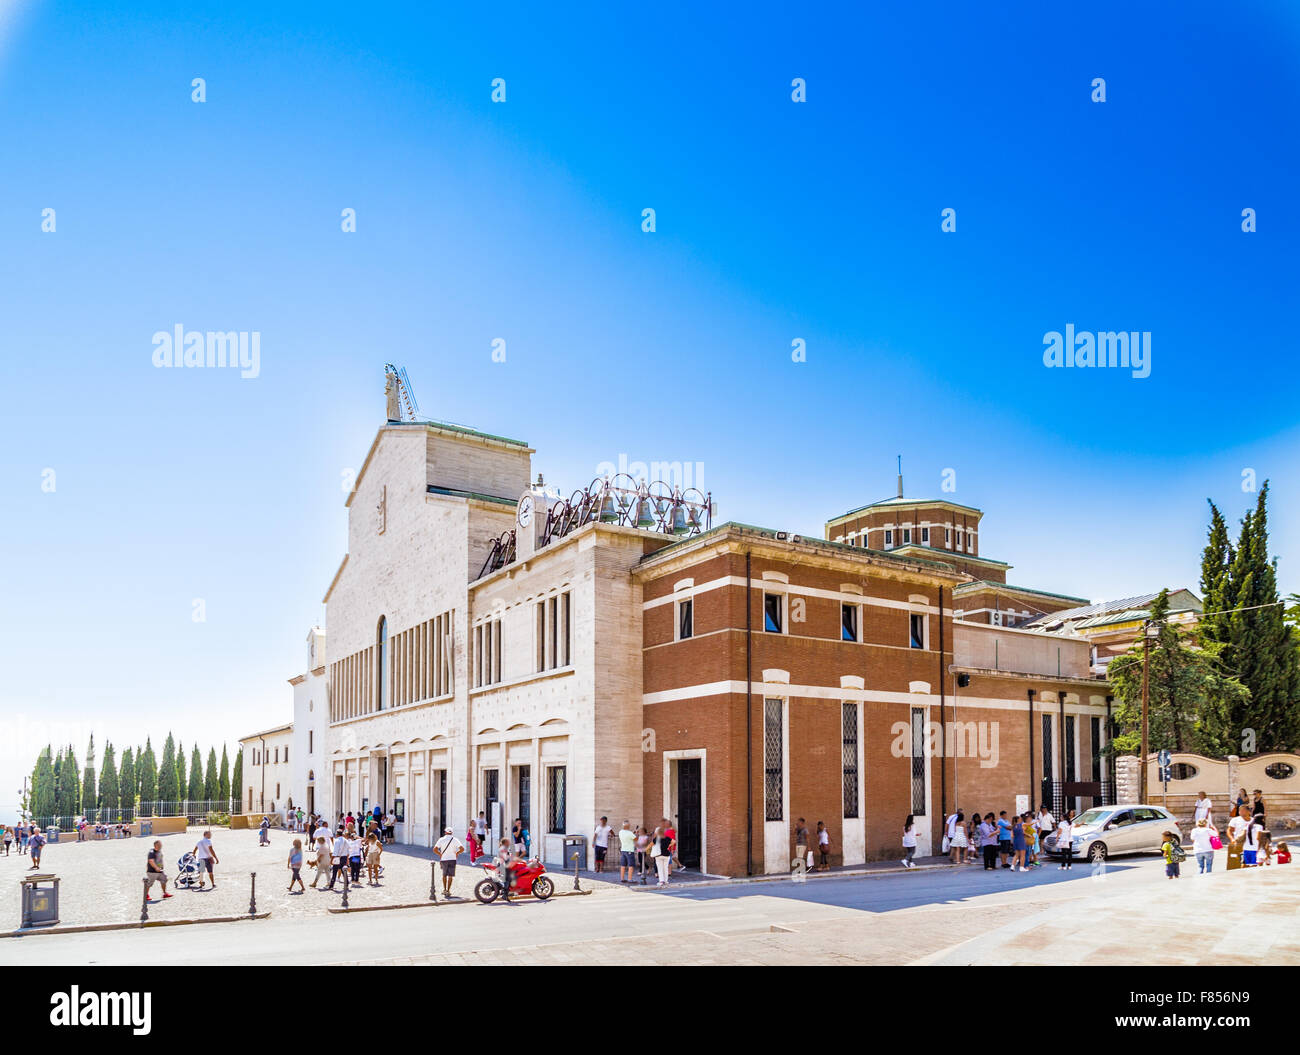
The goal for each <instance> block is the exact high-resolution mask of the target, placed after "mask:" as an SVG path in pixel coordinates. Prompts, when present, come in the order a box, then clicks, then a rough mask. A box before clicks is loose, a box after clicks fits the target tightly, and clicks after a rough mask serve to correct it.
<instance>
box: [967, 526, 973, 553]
mask: <svg viewBox="0 0 1300 1055" xmlns="http://www.w3.org/2000/svg"><path fill="white" fill-rule="evenodd" d="M966 551H967V552H968V553H974V552H975V532H973V531H968V532H966Z"/></svg>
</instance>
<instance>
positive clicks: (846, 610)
mask: <svg viewBox="0 0 1300 1055" xmlns="http://www.w3.org/2000/svg"><path fill="white" fill-rule="evenodd" d="M840 638H841V639H842V640H844V641H856V640H857V639H858V606H857V605H856V604H842V605H840Z"/></svg>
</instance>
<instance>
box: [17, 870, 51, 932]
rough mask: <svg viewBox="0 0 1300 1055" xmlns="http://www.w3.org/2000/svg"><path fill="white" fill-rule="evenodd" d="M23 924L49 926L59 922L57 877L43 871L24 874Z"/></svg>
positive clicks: (26, 925) (27, 925) (25, 925)
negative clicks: (34, 873) (29, 874)
mask: <svg viewBox="0 0 1300 1055" xmlns="http://www.w3.org/2000/svg"><path fill="white" fill-rule="evenodd" d="M22 888H23V926H24V927H51V926H53V925H54V924H56V923H58V922H59V877H58V876H56V875H51V874H48V873H45V872H41V873H38V874H37V875H34V876H24V877H23V879H22Z"/></svg>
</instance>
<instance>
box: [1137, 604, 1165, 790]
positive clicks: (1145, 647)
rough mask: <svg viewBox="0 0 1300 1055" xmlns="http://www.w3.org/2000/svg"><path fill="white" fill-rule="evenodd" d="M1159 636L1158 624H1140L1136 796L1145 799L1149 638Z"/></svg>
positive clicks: (1149, 663) (1148, 702) (1149, 664)
mask: <svg viewBox="0 0 1300 1055" xmlns="http://www.w3.org/2000/svg"><path fill="white" fill-rule="evenodd" d="M1159 636H1160V624H1159V623H1155V622H1152V621H1151V620H1150V619H1148V620H1147V621H1146V622H1145V623H1143V624H1142V758H1141V771H1140V776H1139V781H1140V782H1139V788H1140V791H1139V793H1138V798H1139V799H1140V800H1141V801H1142V802H1146V801H1147V752H1148V750H1149V747H1148V743H1149V737H1148V729H1149V722H1148V711H1149V710H1150V707H1151V640H1152V638H1158V637H1159Z"/></svg>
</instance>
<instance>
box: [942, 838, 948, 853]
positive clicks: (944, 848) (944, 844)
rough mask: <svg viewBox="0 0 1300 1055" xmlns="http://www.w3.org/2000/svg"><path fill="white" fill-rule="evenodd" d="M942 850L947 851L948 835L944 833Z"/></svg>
mask: <svg viewBox="0 0 1300 1055" xmlns="http://www.w3.org/2000/svg"><path fill="white" fill-rule="evenodd" d="M943 852H944V853H947V852H948V836H946V835H945V836H944V837H943Z"/></svg>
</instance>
